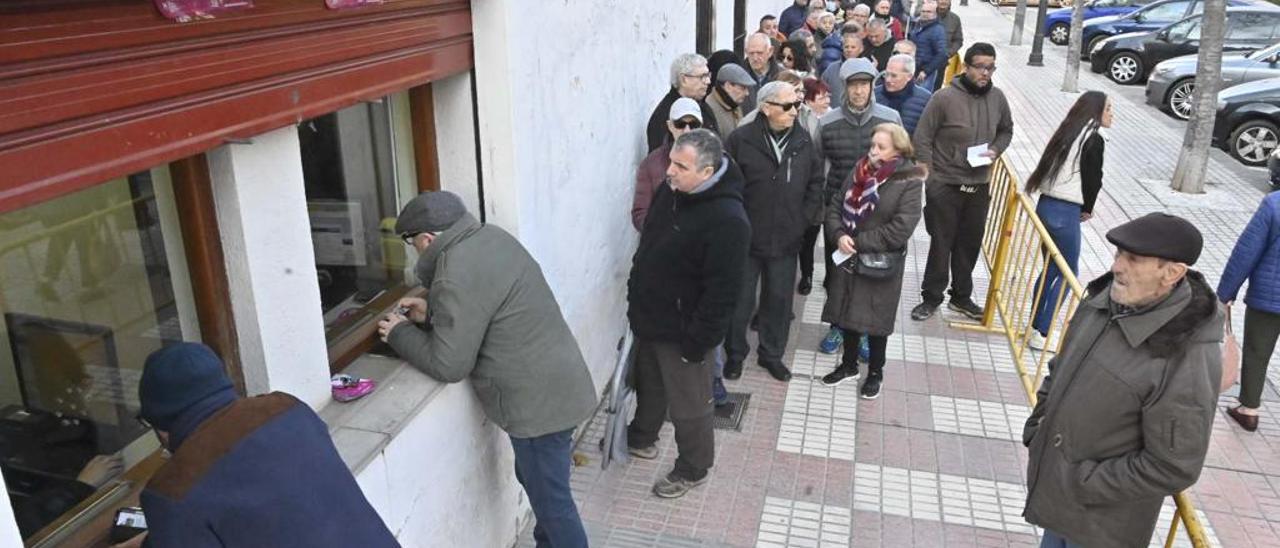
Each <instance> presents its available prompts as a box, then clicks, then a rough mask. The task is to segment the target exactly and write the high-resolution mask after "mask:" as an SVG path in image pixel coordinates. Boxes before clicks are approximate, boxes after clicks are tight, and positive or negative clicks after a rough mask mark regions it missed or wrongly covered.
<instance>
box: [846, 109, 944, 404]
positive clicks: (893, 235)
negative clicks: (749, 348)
mask: <svg viewBox="0 0 1280 548" xmlns="http://www.w3.org/2000/svg"><path fill="white" fill-rule="evenodd" d="M914 157H915V149H913V148H912V146H911V138H910V137H908V136H907V132H906V130H905V129H903V128H902V126H900V125H897V124H881V125H879V126H876V129H875V133H874V134H873V135H872V139H871V150H870V151H869V152H867V157H866V158H863V159H862V160H860V161H858V165H857V166H855V167H854V169H853V172H852V173H851V174H850V177H849V180H848V181H846V182H845V184H844V188H843V189H842V190H841V192H840V193H838V194H836V195H835V198H834V200H833V202H832V204H831V207H829V208H827V217H826V222H825V228H826V234H827V239H826V241H828V242H835V243H836V246H837V247H838V248H839V252H840V253H842V254H845V255H850V256H851V257H850V258H849V259H848V260H845V261H844V262H842V263H840V264H839V268H836V269H835V270H833V273H832V275H833V276H835V279H834V280H832V283H831V287H830V293H829V294H828V295H827V304H826V307H825V308H823V309H822V321H824V322H830V323H831V324H832V325H836V326H839V327H840V328H841V329H842V330H844V341H845V342H844V347H845V348H844V356H843V358H841V361H840V365H839V367H837V368H836V369H835V371H832V372H831V373H829V374H828V375H827V376H825V377H823V378H822V382H823V384H826V385H828V386H835V385H837V384H840V383H842V382H845V381H848V380H854V381H857V380H858V377H859V374H858V361H857V360H858V339H860V338H861V337H862V335H866V336H867V342H868V343H869V346H870V347H871V357H870V360H869V362H870V363H869V369H870V371H869V372H868V374H867V380H866V382H865V383H863V385H862V397H863V398H866V399H875V398H876V397H878V396H879V395H880V385H881V383H882V382H883V379H884V373H883V371H884V363H885V347H886V346H887V344H888V340H889V335H890V334H891V333H893V326H894V321H895V320H896V319H897V317H898V301H899V297H900V296H901V295H902V271H903V263H904V259H905V256H906V250H907V242H908V241H910V240H911V234H912V233H913V232H914V231H915V229H916V225H917V224H919V222H920V213H921V202H922V198H923V196H922V188H923V187H924V178H925V171H924V169H922V168H920V167H918V166H916V164H915V162H914Z"/></svg>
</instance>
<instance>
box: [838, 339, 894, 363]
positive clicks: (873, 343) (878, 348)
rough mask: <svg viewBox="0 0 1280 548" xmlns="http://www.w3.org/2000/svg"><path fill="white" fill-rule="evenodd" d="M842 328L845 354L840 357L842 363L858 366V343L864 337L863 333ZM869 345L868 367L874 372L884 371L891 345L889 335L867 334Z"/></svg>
mask: <svg viewBox="0 0 1280 548" xmlns="http://www.w3.org/2000/svg"><path fill="white" fill-rule="evenodd" d="M840 330H841V331H843V332H844V356H843V357H841V358H840V365H842V366H844V367H857V366H858V344H859V342H860V340H861V339H862V333H858V332H857V331H850V330H848V329H843V328H841V329H840ZM867 347H868V349H869V350H870V351H871V356H869V357H868V359H867V367H868V368H869V369H870V370H871V371H872V372H877V371H883V370H884V362H885V359H886V356H885V352H886V351H887V350H888V347H889V336H888V335H867Z"/></svg>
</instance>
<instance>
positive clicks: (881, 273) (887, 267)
mask: <svg viewBox="0 0 1280 548" xmlns="http://www.w3.org/2000/svg"><path fill="white" fill-rule="evenodd" d="M906 257H907V250H905V249H903V250H899V251H881V252H875V253H859V254H858V255H857V256H856V257H854V260H853V271H854V272H855V273H857V274H858V275H861V276H866V277H868V278H874V279H878V280H879V279H884V278H892V277H894V276H896V275H898V273H899V272H901V271H902V265H903V263H905V262H906Z"/></svg>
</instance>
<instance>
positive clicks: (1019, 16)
mask: <svg viewBox="0 0 1280 548" xmlns="http://www.w3.org/2000/svg"><path fill="white" fill-rule="evenodd" d="M1040 1H1041V2H1047V1H1048V0H1040ZM1026 24H1027V0H1018V7H1016V8H1014V10H1013V36H1010V37H1009V45H1010V46H1021V45H1022V27H1024V26H1026Z"/></svg>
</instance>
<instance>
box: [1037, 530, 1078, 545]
mask: <svg viewBox="0 0 1280 548" xmlns="http://www.w3.org/2000/svg"><path fill="white" fill-rule="evenodd" d="M1040 548H1084V547H1083V546H1080V545H1079V544H1076V543H1074V542H1070V541H1068V540H1067V539H1065V538H1062V536H1061V535H1059V534H1057V533H1055V532H1053V531H1050V530H1048V529H1045V530H1044V536H1043V537H1041V538H1040Z"/></svg>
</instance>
